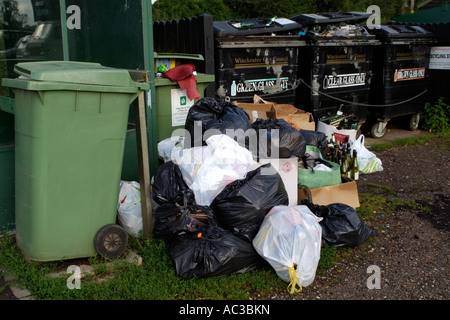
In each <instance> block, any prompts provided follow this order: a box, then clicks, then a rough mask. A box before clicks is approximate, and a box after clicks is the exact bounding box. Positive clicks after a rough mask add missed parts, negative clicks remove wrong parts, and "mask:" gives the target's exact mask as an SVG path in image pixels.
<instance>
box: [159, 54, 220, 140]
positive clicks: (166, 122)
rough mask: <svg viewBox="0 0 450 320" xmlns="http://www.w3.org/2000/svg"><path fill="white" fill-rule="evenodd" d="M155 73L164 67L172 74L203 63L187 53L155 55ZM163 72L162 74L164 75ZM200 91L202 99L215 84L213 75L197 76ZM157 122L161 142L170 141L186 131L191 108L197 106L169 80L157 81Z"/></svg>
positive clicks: (202, 74)
mask: <svg viewBox="0 0 450 320" xmlns="http://www.w3.org/2000/svg"><path fill="white" fill-rule="evenodd" d="M154 57H155V70H156V71H158V68H159V67H160V66H161V65H164V69H163V70H169V69H171V68H174V67H176V66H178V65H181V64H183V63H189V62H195V60H203V57H202V56H201V55H199V54H187V53H156V52H155V55H154ZM163 70H160V71H163ZM195 79H196V84H197V90H198V93H199V94H200V99H201V98H203V97H204V95H205V89H206V87H208V86H209V84H210V83H212V82H214V75H211V74H205V73H196V74H195ZM155 95H156V97H155V99H156V122H157V131H158V141H162V140H164V139H166V138H170V137H171V136H172V133H173V132H174V131H175V130H176V129H184V125H185V123H186V117H187V114H188V112H189V108H190V107H191V106H192V105H193V104H194V103H195V101H194V100H190V99H189V98H188V96H187V92H186V90H185V89H184V90H181V89H180V86H179V85H178V83H177V82H176V81H172V80H170V79H168V78H163V77H155Z"/></svg>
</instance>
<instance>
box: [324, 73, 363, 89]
mask: <svg viewBox="0 0 450 320" xmlns="http://www.w3.org/2000/svg"><path fill="white" fill-rule="evenodd" d="M365 84H366V74H365V73H350V74H332V75H331V74H330V75H326V76H325V77H324V78H323V84H322V86H323V89H336V88H344V87H354V86H364V85H365Z"/></svg>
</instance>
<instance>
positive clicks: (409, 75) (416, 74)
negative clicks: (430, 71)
mask: <svg viewBox="0 0 450 320" xmlns="http://www.w3.org/2000/svg"><path fill="white" fill-rule="evenodd" d="M423 78H425V68H424V67H423V68H410V69H395V72H394V82H397V81H405V80H417V79H423Z"/></svg>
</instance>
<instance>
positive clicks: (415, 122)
mask: <svg viewBox="0 0 450 320" xmlns="http://www.w3.org/2000/svg"><path fill="white" fill-rule="evenodd" d="M419 121H420V114H413V115H412V116H411V119H410V120H409V130H411V131H414V130H417V129H418V128H419Z"/></svg>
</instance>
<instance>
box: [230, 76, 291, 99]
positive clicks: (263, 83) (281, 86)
mask: <svg viewBox="0 0 450 320" xmlns="http://www.w3.org/2000/svg"><path fill="white" fill-rule="evenodd" d="M232 86H233V84H232ZM288 87H289V78H288V77H282V78H270V79H256V80H246V81H245V82H238V83H236V93H238V94H239V93H246V92H257V91H267V90H269V88H272V89H274V88H275V89H277V90H279V91H282V90H287V89H288ZM233 91H234V89H233V88H232V92H233ZM232 95H233V94H232Z"/></svg>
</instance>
